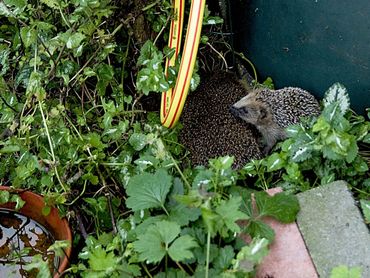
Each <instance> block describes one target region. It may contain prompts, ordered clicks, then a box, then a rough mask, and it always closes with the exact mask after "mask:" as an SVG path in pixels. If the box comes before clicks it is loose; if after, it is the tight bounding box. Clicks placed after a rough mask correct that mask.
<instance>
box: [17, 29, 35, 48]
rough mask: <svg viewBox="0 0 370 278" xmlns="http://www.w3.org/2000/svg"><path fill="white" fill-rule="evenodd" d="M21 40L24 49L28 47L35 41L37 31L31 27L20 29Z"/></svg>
mask: <svg viewBox="0 0 370 278" xmlns="http://www.w3.org/2000/svg"><path fill="white" fill-rule="evenodd" d="M21 38H22V41H23V43H24V46H25V47H26V48H28V47H30V46H31V45H32V44H34V43H35V42H36V40H37V31H36V30H35V29H34V28H33V27H31V26H26V27H22V28H21Z"/></svg>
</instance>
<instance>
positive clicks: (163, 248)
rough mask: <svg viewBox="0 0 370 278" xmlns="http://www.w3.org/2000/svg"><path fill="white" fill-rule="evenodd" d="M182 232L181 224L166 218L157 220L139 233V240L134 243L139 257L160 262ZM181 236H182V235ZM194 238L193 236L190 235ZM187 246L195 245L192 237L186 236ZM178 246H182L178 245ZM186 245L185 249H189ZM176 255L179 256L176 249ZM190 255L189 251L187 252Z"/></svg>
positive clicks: (142, 259)
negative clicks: (142, 232) (143, 231)
mask: <svg viewBox="0 0 370 278" xmlns="http://www.w3.org/2000/svg"><path fill="white" fill-rule="evenodd" d="M179 234H180V225H178V224H177V223H174V222H169V221H166V220H163V221H160V222H156V223H155V224H153V225H151V226H149V228H148V229H147V230H146V232H145V233H144V234H139V235H138V240H137V241H135V242H134V243H133V245H134V249H135V250H136V251H137V252H138V253H139V259H140V260H141V261H147V262H152V263H156V262H160V261H161V260H162V259H163V257H164V256H165V255H166V254H167V253H168V252H169V245H170V243H171V242H172V241H174V240H175V238H176V237H177V236H178V235H179ZM180 238H181V237H180ZM190 238H192V237H190ZM182 243H184V244H185V246H190V245H193V244H194V243H192V242H191V241H190V239H187V238H185V239H184V242H182ZM176 248H180V247H179V246H177V245H176ZM189 248H190V247H186V248H185V249H189ZM171 252H174V257H175V258H178V257H177V256H178V254H177V253H176V250H172V251H171ZM187 255H188V253H187Z"/></svg>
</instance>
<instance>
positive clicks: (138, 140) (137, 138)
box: [128, 133, 147, 151]
mask: <svg viewBox="0 0 370 278" xmlns="http://www.w3.org/2000/svg"><path fill="white" fill-rule="evenodd" d="M128 142H129V143H130V145H131V146H132V147H133V148H134V150H135V151H141V150H142V149H144V147H145V146H146V144H147V137H146V135H145V134H142V133H133V134H132V135H131V136H130V138H129V139H128Z"/></svg>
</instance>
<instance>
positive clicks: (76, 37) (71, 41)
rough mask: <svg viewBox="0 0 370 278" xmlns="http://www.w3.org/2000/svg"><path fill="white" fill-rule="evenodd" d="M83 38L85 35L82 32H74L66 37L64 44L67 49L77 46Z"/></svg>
mask: <svg viewBox="0 0 370 278" xmlns="http://www.w3.org/2000/svg"><path fill="white" fill-rule="evenodd" d="M85 38H86V36H85V35H84V34H82V33H74V34H72V35H70V36H69V37H68V39H67V42H66V46H67V48H68V49H74V48H77V47H79V46H80V45H81V42H82V41H83V40H84V39H85Z"/></svg>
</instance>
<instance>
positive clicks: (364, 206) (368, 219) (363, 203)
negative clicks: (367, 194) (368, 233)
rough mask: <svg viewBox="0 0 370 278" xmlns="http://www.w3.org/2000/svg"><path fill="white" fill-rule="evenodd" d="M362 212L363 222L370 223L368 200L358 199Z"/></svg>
mask: <svg viewBox="0 0 370 278" xmlns="http://www.w3.org/2000/svg"><path fill="white" fill-rule="evenodd" d="M360 203H361V208H362V212H363V213H364V217H365V222H366V223H367V224H369V223H370V200H360Z"/></svg>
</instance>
